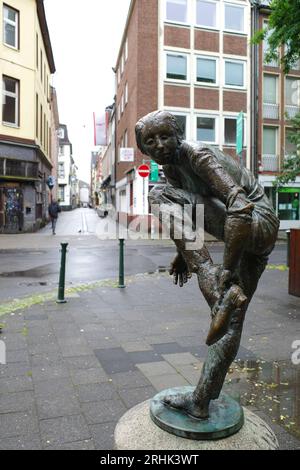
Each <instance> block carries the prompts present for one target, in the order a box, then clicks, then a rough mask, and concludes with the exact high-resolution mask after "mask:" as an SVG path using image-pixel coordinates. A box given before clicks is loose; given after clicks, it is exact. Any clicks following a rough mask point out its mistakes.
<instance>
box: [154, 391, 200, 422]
mask: <svg viewBox="0 0 300 470" xmlns="http://www.w3.org/2000/svg"><path fill="white" fill-rule="evenodd" d="M163 402H164V404H165V405H167V406H170V407H172V408H175V409H177V410H182V411H184V412H185V413H187V414H188V415H190V416H192V417H193V418H197V419H207V418H208V416H209V413H208V406H209V402H207V403H205V404H204V405H203V404H199V403H196V401H195V398H194V393H193V392H186V393H184V392H182V393H177V394H176V395H167V396H166V397H164V400H163Z"/></svg>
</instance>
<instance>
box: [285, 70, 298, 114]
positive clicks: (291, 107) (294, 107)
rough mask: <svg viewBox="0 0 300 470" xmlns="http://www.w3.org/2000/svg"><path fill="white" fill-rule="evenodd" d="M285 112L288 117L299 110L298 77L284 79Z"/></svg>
mask: <svg viewBox="0 0 300 470" xmlns="http://www.w3.org/2000/svg"><path fill="white" fill-rule="evenodd" d="M285 112H286V113H287V114H288V116H289V118H293V117H295V115H296V114H297V113H299V112H300V79H299V78H293V77H286V79H285Z"/></svg>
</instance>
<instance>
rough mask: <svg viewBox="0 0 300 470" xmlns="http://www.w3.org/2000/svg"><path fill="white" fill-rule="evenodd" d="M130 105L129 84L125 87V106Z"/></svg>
mask: <svg viewBox="0 0 300 470" xmlns="http://www.w3.org/2000/svg"><path fill="white" fill-rule="evenodd" d="M127 103H128V83H126V85H125V104H127Z"/></svg>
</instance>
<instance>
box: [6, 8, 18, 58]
mask: <svg viewBox="0 0 300 470" xmlns="http://www.w3.org/2000/svg"><path fill="white" fill-rule="evenodd" d="M3 42H4V44H5V45H6V46H10V47H14V48H15V49H18V48H19V12H18V11H17V10H15V9H14V8H11V7H9V6H7V5H3Z"/></svg>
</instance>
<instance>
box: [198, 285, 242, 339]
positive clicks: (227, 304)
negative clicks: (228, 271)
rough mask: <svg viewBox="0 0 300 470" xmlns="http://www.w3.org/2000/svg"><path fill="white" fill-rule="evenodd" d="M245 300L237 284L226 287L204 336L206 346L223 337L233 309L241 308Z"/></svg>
mask: <svg viewBox="0 0 300 470" xmlns="http://www.w3.org/2000/svg"><path fill="white" fill-rule="evenodd" d="M246 301H247V297H246V296H245V294H244V293H243V291H242V289H241V288H240V287H239V286H237V285H233V286H231V287H230V289H228V291H227V292H226V294H225V296H224V298H223V300H222V302H221V304H220V305H219V306H218V307H217V308H216V310H217V311H216V314H215V315H214V317H213V319H212V322H211V324H210V329H209V332H208V335H207V338H206V344H207V345H208V346H211V345H212V344H214V343H216V342H217V341H219V340H220V339H221V338H223V336H224V335H225V334H226V333H227V331H228V327H229V323H230V320H231V316H232V314H233V312H234V310H236V309H238V308H241V307H242V306H243V305H244V304H245V302H246Z"/></svg>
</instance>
